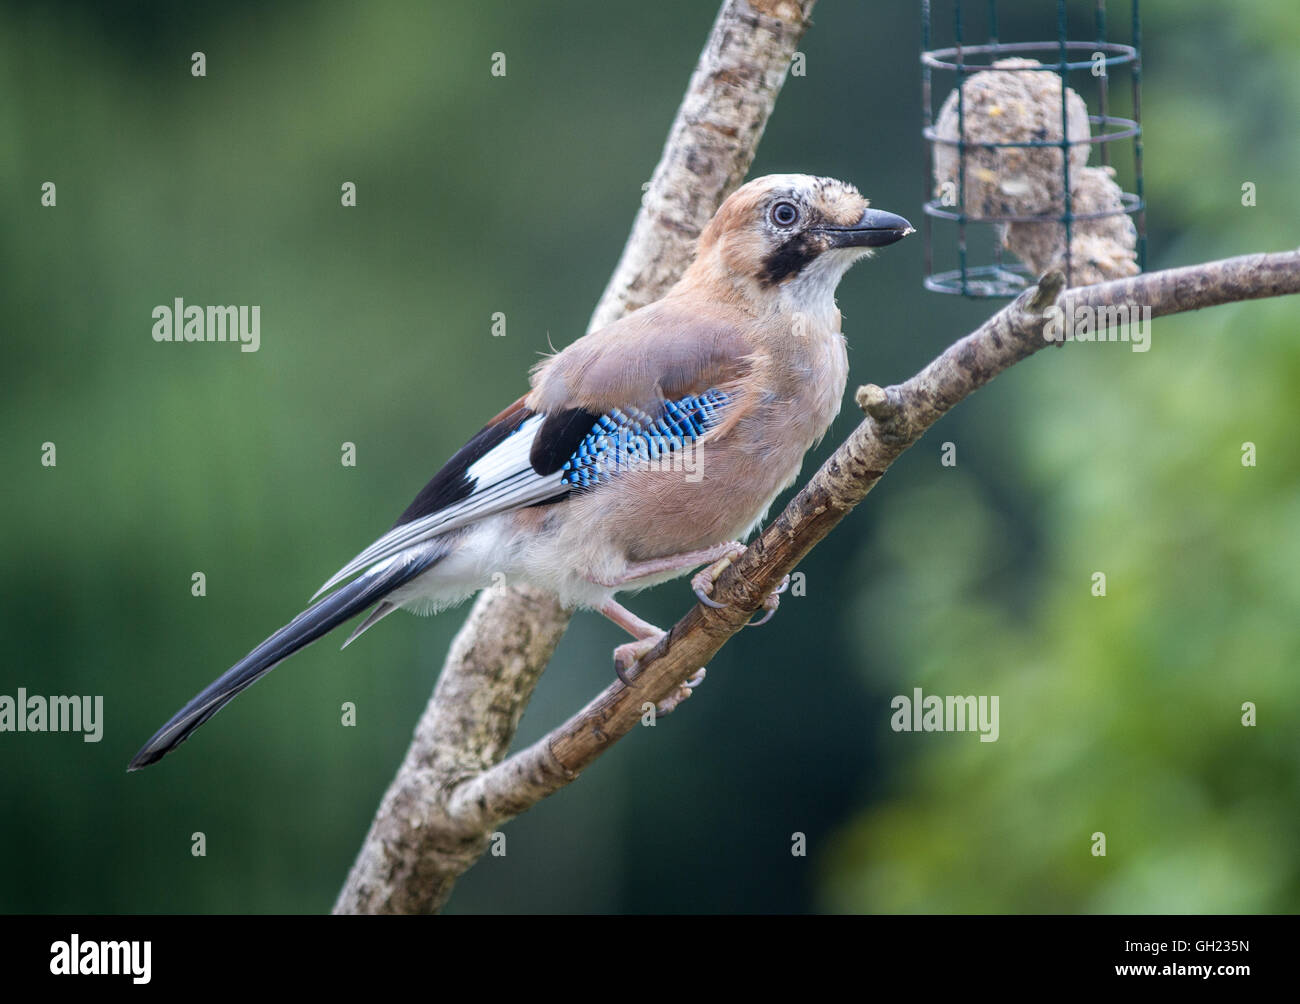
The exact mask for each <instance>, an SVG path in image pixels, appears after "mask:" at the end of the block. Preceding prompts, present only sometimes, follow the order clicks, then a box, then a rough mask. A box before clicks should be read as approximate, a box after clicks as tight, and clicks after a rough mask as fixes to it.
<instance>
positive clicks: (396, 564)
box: [132, 175, 912, 769]
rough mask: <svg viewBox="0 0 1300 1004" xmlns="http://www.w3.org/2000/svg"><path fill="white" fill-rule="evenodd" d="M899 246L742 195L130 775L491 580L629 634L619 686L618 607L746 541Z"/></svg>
mask: <svg viewBox="0 0 1300 1004" xmlns="http://www.w3.org/2000/svg"><path fill="white" fill-rule="evenodd" d="M911 232H912V228H911V226H910V225H909V224H908V223H907V221H906V220H904V219H902V218H900V217H897V216H894V215H892V214H890V213H883V212H879V211H876V210H872V209H870V208H869V207H868V204H867V200H866V199H864V198H863V197H862V196H861V195H859V194H858V192H857V190H856V189H855V188H853V187H852V186H851V185H847V184H844V183H843V182H839V181H835V180H833V179H829V178H814V177H810V176H807V175H769V176H767V177H763V178H758V179H756V180H754V181H751V182H749V183H748V184H747V185H744V186H743V187H741V188H740V189H738V190H737V191H736V192H734V193H733V194H732V195H731V196H730V197H729V198H728V199H727V200H726V201H725V202H724V203H723V204H722V206H721V208H719V210H718V212H717V213H716V214H715V216H714V218H713V220H712V221H710V223H709V224H708V226H707V227H705V229H704V232H703V233H702V234H701V235H700V239H699V243H698V249H697V253H696V257H695V260H694V261H693V262H692V264H691V266H690V267H689V268H688V269H687V270H686V272H685V274H684V275H683V276H682V278H681V281H680V282H678V283H677V285H676V286H674V287H673V288H672V289H671V290H670V291H669V292H668V294H667V295H666V296H664V298H663V299H661V300H659V301H658V302H656V303H652V304H650V305H649V306H646V307H643V308H642V309H640V310H638V311H636V312H634V313H632V314H629V315H628V316H627V317H625V318H623V319H622V320H620V321H617V322H615V323H614V324H611V325H609V326H608V327H606V328H603V329H601V330H599V331H595V332H593V333H591V334H589V335H586V336H584V337H582V338H579V339H578V340H577V341H575V342H574V343H573V344H571V345H569V346H568V347H567V348H565V349H564V350H562V351H560V352H558V353H556V354H555V355H553V356H550V357H549V358H547V359H544V360H543V361H542V362H541V363H540V364H538V366H536V367H535V368H534V371H533V375H532V388H531V390H530V391H529V392H528V393H527V394H525V395H524V396H523V397H521V398H520V399H519V400H518V401H516V402H515V403H514V404H512V405H510V406H509V407H508V408H506V409H505V410H503V411H502V412H501V413H499V414H498V415H497V416H496V417H495V418H493V419H492V421H491V422H489V423H488V424H487V425H486V426H485V427H484V428H483V429H482V430H480V431H479V433H478V434H477V435H475V436H474V437H473V438H472V439H471V440H470V441H469V442H468V443H467V444H466V445H465V447H464V448H462V449H461V450H460V451H459V452H458V453H457V454H456V456H455V457H453V458H452V459H451V460H450V461H449V462H448V463H447V464H446V465H445V466H444V467H443V469H442V470H440V471H439V472H438V473H437V474H436V475H435V476H434V478H433V480H432V481H430V482H429V484H428V485H426V486H425V488H424V489H423V490H422V491H421V492H420V494H419V495H418V496H417V497H416V499H415V501H414V502H413V503H412V504H411V505H410V506H409V507H408V508H407V510H406V511H405V512H404V513H403V514H402V516H401V518H399V520H398V522H397V524H396V525H395V526H394V527H393V528H392V529H391V530H389V531H388V533H386V534H384V535H383V536H382V537H380V538H379V539H378V540H377V541H375V543H374V544H372V545H371V546H370V547H368V548H366V549H365V550H364V551H362V552H361V553H360V554H359V555H358V556H357V557H356V558H354V559H353V560H352V561H351V562H350V563H349V564H348V565H346V566H345V567H344V568H343V569H341V570H340V571H339V572H338V573H337V574H336V575H335V576H334V577H332V578H331V579H330V580H329V581H328V582H327V583H326V584H325V586H324V587H322V589H321V591H320V592H322V593H323V592H328V591H329V590H331V589H333V590H334V591H333V592H329V595H327V596H325V597H324V598H322V599H319V600H317V601H316V602H315V603H314V604H313V605H312V606H311V607H309V608H308V609H307V610H306V611H304V612H303V613H302V614H300V615H299V616H298V617H297V618H295V619H294V621H292V622H291V623H290V624H288V625H287V626H286V627H284V628H282V629H281V630H280V631H278V632H276V633H275V634H273V635H272V636H271V637H270V638H268V639H267V640H266V641H265V642H263V643H262V645H260V646H258V647H257V648H256V649H254V650H253V651H252V652H250V653H249V654H248V655H247V656H245V658H244V659H242V660H241V661H240V662H238V663H237V664H236V665H235V666H233V667H232V668H231V669H230V670H228V671H227V672H226V673H225V674H224V675H223V676H221V677H220V678H219V679H218V680H216V681H215V682H214V683H213V684H211V685H210V686H209V687H208V688H206V689H205V690H204V691H203V692H201V693H200V694H199V695H198V696H196V697H195V698H194V699H193V700H192V701H190V703H189V704H187V705H186V706H185V707H184V708H182V709H181V711H179V712H178V713H177V714H176V715H175V716H173V718H172V719H171V721H169V722H168V723H167V724H166V725H165V726H163V728H162V729H160V730H159V731H158V733H157V734H156V735H155V736H154V737H153V739H151V740H150V741H149V742H148V743H147V744H146V745H145V747H144V748H143V749H141V751H140V752H139V753H138V754H137V755H136V757H135V759H134V760H133V761H132V768H133V769H134V768H137V767H141V766H145V765H147V764H150V763H153V762H155V761H157V760H158V759H160V758H161V757H162V756H163V755H165V754H166V753H167V752H168V751H170V750H171V749H173V748H175V746H177V745H178V744H179V743H180V742H182V741H183V740H184V739H185V738H186V737H188V736H189V735H190V733H191V732H193V731H194V729H195V728H197V727H198V726H199V725H201V724H202V723H203V722H204V721H206V720H207V719H208V718H209V717H211V715H212V714H214V713H215V712H216V711H218V710H220V708H221V707H223V706H224V705H225V704H226V703H227V702H228V701H229V700H230V699H231V698H232V697H233V696H234V695H235V694H237V693H238V692H239V691H240V690H242V689H243V688H244V687H247V686H248V685H249V684H251V683H252V682H254V681H255V680H256V679H258V678H259V677H260V676H262V675H263V674H264V673H266V672H268V671H269V670H270V669H271V668H272V667H273V666H275V665H276V664H277V663H278V662H279V661H281V660H282V659H284V658H286V657H287V656H288V655H290V654H292V653H293V652H294V651H296V650H297V649H299V648H301V647H303V646H304V645H306V644H309V643H310V642H311V641H314V640H315V639H316V638H318V637H320V636H321V635H323V634H324V633H326V632H327V631H329V630H332V629H333V628H334V627H336V626H338V625H339V624H341V623H343V622H344V621H345V620H348V619H350V618H351V617H354V616H356V615H357V614H359V613H361V612H363V611H365V610H367V609H369V610H370V614H369V616H367V617H366V618H365V619H364V620H363V621H362V623H361V625H360V626H359V627H358V628H357V629H356V630H355V631H354V632H353V634H352V635H351V637H349V639H348V641H349V642H350V641H351V640H352V639H354V638H356V637H357V636H358V635H359V634H361V633H362V632H364V631H365V630H367V629H368V628H369V627H371V626H373V625H374V624H375V623H377V622H378V621H379V620H381V619H382V618H383V617H384V616H386V615H387V614H389V613H391V612H392V611H394V610H396V609H398V608H407V609H411V610H414V611H416V612H425V613H427V612H431V611H434V610H438V609H441V608H443V607H446V606H448V605H451V604H453V603H456V602H459V601H460V600H462V599H464V598H465V597H466V596H468V595H470V594H472V593H474V592H476V591H477V590H479V589H482V588H484V587H486V586H488V585H491V584H493V583H494V582H497V581H500V580H501V579H504V581H506V582H511V581H523V582H528V583H530V584H532V585H535V586H539V587H541V588H543V589H547V590H550V591H551V592H553V593H554V594H555V595H556V596H558V597H559V599H560V600H561V601H562V602H563V603H565V604H567V605H572V606H583V607H589V608H591V609H595V610H599V611H600V612H601V613H603V614H605V615H606V616H607V617H609V618H610V619H611V620H612V621H614V622H615V623H616V624H618V625H620V626H621V627H623V628H625V629H626V630H628V631H629V632H630V633H632V634H633V635H634V636H635V637H636V639H637V640H636V641H634V642H631V643H629V644H627V645H623V646H620V647H619V648H618V649H617V650H616V652H615V664H616V667H618V668H619V671H620V674H621V673H622V671H623V670H625V669H626V668H627V666H628V665H630V664H631V663H633V662H634V661H635V660H636V659H637V658H639V657H640V655H641V654H643V653H644V652H645V651H647V650H648V648H649V647H651V646H652V645H654V644H655V643H656V642H657V641H658V640H659V638H660V637H662V634H663V632H661V631H660V630H659V629H658V628H656V627H655V626H654V625H652V624H648V623H647V622H645V621H643V620H641V619H640V618H638V617H636V615H635V614H633V613H631V612H630V611H629V610H627V609H626V608H624V607H623V606H621V605H620V604H619V603H618V602H617V601H616V600H615V598H614V597H615V595H616V594H617V593H619V592H621V591H627V590H635V589H641V588H644V587H645V586H648V585H653V584H655V583H658V582H662V581H665V580H667V579H671V578H675V577H677V576H680V575H683V574H685V573H687V572H689V571H691V570H692V569H695V568H698V567H699V566H701V565H704V564H707V563H709V562H712V561H715V560H716V559H723V560H724V561H725V560H726V559H727V558H728V557H729V556H732V555H734V554H735V553H736V552H737V549H740V548H741V547H742V545H740V544H739V543H738V541H739V540H741V539H743V538H745V537H746V536H748V534H749V533H750V532H752V530H753V529H754V527H755V526H756V525H757V524H758V522H759V521H760V520H761V519H762V518H763V516H764V514H765V513H766V512H767V509H768V507H769V506H770V505H771V504H772V502H773V501H774V499H775V498H776V496H777V495H778V494H780V492H781V491H782V490H783V489H785V488H787V487H789V485H790V484H792V483H793V481H794V479H795V478H796V476H797V475H798V473H799V468H800V465H801V463H802V460H803V456H804V454H805V453H806V452H807V451H808V449H809V448H810V447H811V446H812V445H813V444H814V443H815V442H816V441H817V440H818V439H820V438H821V436H822V435H823V434H824V433H825V432H826V430H827V428H828V427H829V426H830V423H831V420H832V419H833V418H834V417H835V415H836V413H837V412H838V411H839V407H840V401H841V399H842V398H843V395H844V389H845V382H846V380H847V376H848V358H847V355H846V353H845V343H844V337H843V335H842V334H841V333H840V314H839V311H838V310H837V309H836V307H835V289H836V286H837V285H838V284H839V281H840V279H841V278H842V277H843V275H844V273H845V272H847V271H848V269H849V268H850V267H851V266H852V265H853V263H854V262H856V261H857V260H859V259H860V258H862V257H864V256H865V255H868V254H870V249H871V248H872V247H879V246H884V245H887V244H892V243H893V242H894V241H896V240H899V239H900V238H902V237H904V236H906V235H907V234H909V233H911ZM715 574H716V567H715V569H714V570H713V571H709V572H702V573H700V575H697V576H696V578H695V580H694V585H695V589H696V593H697V595H699V596H700V599H701V601H702V602H705V603H710V604H713V603H714V601H712V600H711V599H710V598H709V596H708V592H709V589H710V584H711V581H712V578H713V577H714V575H715ZM348 580H351V581H348ZM336 586H337V587H338V588H335V587H336ZM318 595H320V594H319V593H318ZM714 605H716V604H714ZM770 609H775V599H773V600H772V602H771V604H770ZM346 644H347V643H346V642H345V645H346Z"/></svg>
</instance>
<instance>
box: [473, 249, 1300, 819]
mask: <svg viewBox="0 0 1300 1004" xmlns="http://www.w3.org/2000/svg"><path fill="white" fill-rule="evenodd" d="M1064 282H1065V280H1064V277H1063V276H1062V275H1061V273H1060V272H1052V273H1049V274H1048V275H1046V276H1044V277H1043V278H1042V279H1041V280H1040V283H1039V285H1038V286H1037V287H1034V288H1033V289H1030V290H1027V291H1026V292H1025V293H1023V294H1022V295H1021V296H1020V297H1019V298H1018V299H1017V300H1015V301H1014V302H1012V303H1011V304H1009V305H1008V306H1007V307H1005V308H1004V309H1002V310H1001V311H999V312H998V313H997V314H995V315H993V316H992V317H991V318H989V319H988V320H987V321H985V322H984V324H982V325H981V326H980V327H979V328H978V329H977V330H975V331H974V332H972V333H971V334H969V335H967V336H966V337H965V338H963V339H961V340H960V341H958V342H956V343H955V344H953V345H951V346H950V347H949V348H948V349H947V350H946V351H944V352H943V353H942V354H941V355H940V356H939V357H938V358H937V359H935V360H934V361H933V362H931V363H930V364H929V365H928V366H926V367H925V369H923V370H922V371H921V372H920V373H918V374H916V375H915V376H914V377H912V378H911V379H910V380H907V381H905V382H904V383H901V384H897V385H895V386H892V387H888V388H880V387H877V386H875V385H874V384H868V385H866V386H865V387H862V388H860V389H859V390H858V394H857V401H858V404H859V406H860V407H861V408H862V409H863V411H865V412H866V413H867V418H866V419H865V420H864V421H863V422H862V423H861V424H860V425H859V426H858V427H857V428H856V429H854V431H853V432H852V434H851V435H850V436H849V437H848V439H847V440H845V442H844V443H843V444H842V445H841V446H840V447H839V449H837V450H836V451H835V453H834V454H833V455H832V456H831V457H830V459H829V460H827V461H826V463H825V464H823V465H822V467H821V469H820V470H819V471H818V472H817V473H816V474H815V475H814V476H813V478H812V480H811V481H809V483H808V485H807V486H806V487H805V488H804V489H803V490H802V491H801V492H799V494H798V495H796V496H795V498H794V499H793V500H792V501H791V502H790V504H789V505H788V506H787V507H786V509H785V511H784V512H783V513H782V514H781V515H780V517H778V518H777V519H776V521H775V522H773V523H771V524H770V525H769V526H768V527H767V528H766V529H765V530H764V531H763V532H762V534H761V535H760V536H759V537H758V539H757V540H755V541H754V542H753V543H752V544H751V545H750V546H749V549H748V551H747V552H746V553H745V555H744V556H743V557H742V558H741V559H740V560H738V561H737V562H736V563H735V564H734V565H732V566H731V567H730V568H728V569H727V571H726V572H724V573H723V575H722V576H721V577H720V578H719V579H718V582H717V584H716V586H715V589H714V598H715V599H718V600H721V601H725V602H727V603H728V604H729V606H728V607H726V608H724V609H721V610H713V609H710V608H707V607H704V606H702V605H698V604H697V605H696V606H694V607H692V608H691V610H690V611H689V612H688V613H687V614H686V616H685V617H683V618H682V619H681V620H680V621H678V622H677V623H676V624H675V625H674V626H673V628H672V630H671V631H670V632H669V633H668V636H667V637H666V638H665V639H664V640H663V641H662V642H661V643H660V644H659V645H658V646H657V647H656V648H655V649H654V650H653V651H651V652H650V653H649V654H647V655H646V657H645V658H644V659H642V660H641V662H640V663H639V664H638V666H637V668H636V671H635V675H634V676H633V678H632V686H631V687H626V686H624V685H623V684H622V683H621V682H617V681H616V682H614V683H612V684H611V685H610V686H609V687H607V688H606V689H605V690H604V691H603V692H602V693H600V694H599V695H597V696H596V698H595V699H594V700H592V701H591V702H590V703H589V704H588V705H587V706H586V707H585V708H583V709H582V710H581V711H579V712H578V713H577V714H576V715H574V716H573V717H572V718H570V719H569V720H568V721H567V722H565V723H564V724H563V725H561V726H560V727H559V728H557V729H555V730H554V731H552V732H551V733H550V734H549V735H547V736H545V737H544V738H542V739H541V740H539V741H538V742H536V743H534V744H533V745H532V746H530V747H528V748H527V749H525V750H522V751H520V752H519V753H516V754H515V755H514V756H512V757H510V758H509V759H508V760H506V761H505V762H504V763H501V764H498V765H497V766H495V767H493V768H492V769H490V770H488V771H485V772H484V773H482V774H478V775H476V776H474V777H472V778H469V779H468V780H467V781H466V782H465V784H463V785H462V786H460V787H459V788H458V789H457V790H456V791H455V792H454V793H453V796H452V799H451V802H450V811H451V814H452V815H453V816H454V817H455V818H458V819H460V820H462V821H464V823H465V825H468V826H470V827H472V828H478V829H483V830H490V829H492V828H493V827H495V826H497V825H499V824H500V823H502V822H504V821H505V820H507V819H509V818H510V817H512V816H515V815H518V814H519V813H520V812H522V811H524V810H525V809H527V808H529V807H530V806H532V805H534V804H536V803H537V802H538V801H540V800H541V799H543V798H545V797H546V796H547V795H550V794H552V793H553V792H555V791H557V790H558V789H560V788H562V787H563V786H564V785H566V784H568V783H569V782H571V781H572V780H573V779H574V778H576V777H577V776H578V774H579V772H581V771H582V770H583V769H584V768H586V767H587V766H588V765H589V764H591V762H592V761H593V760H595V759H596V757H598V756H600V754H602V753H604V752H605V751H606V750H607V749H609V748H610V746H612V745H613V744H614V743H615V742H616V741H617V740H618V739H620V738H621V737H622V736H624V735H626V734H627V733H628V732H629V731H631V729H632V728H633V727H634V726H635V725H636V724H637V723H638V722H639V721H640V720H641V718H642V716H643V715H644V714H646V713H647V710H648V708H649V707H650V706H652V705H653V704H654V703H656V702H658V701H660V700H662V699H664V698H665V697H667V696H668V695H669V694H671V693H672V692H673V691H675V690H676V689H677V687H679V686H680V685H681V684H682V683H683V682H684V681H685V680H686V679H687V678H689V677H690V676H691V675H692V674H693V673H694V672H695V670H696V669H697V668H699V667H700V666H703V665H705V664H706V663H707V662H708V661H709V660H710V659H711V658H712V657H713V655H714V654H715V653H716V652H717V651H718V649H720V648H721V647H722V646H723V644H725V643H726V641H727V640H728V639H729V638H730V637H731V636H732V635H734V634H735V633H736V632H737V631H739V630H740V629H741V628H742V627H743V626H744V625H745V623H746V622H747V621H748V620H749V619H750V617H751V616H752V615H753V614H754V613H755V612H756V611H757V610H758V608H759V607H760V606H761V605H762V602H763V600H764V598H765V597H766V596H767V595H768V593H770V592H771V591H772V589H774V588H775V587H776V586H777V584H778V583H780V581H781V579H782V578H783V577H784V576H786V575H787V574H789V573H790V572H791V571H793V570H794V568H795V566H796V565H797V564H798V563H799V561H800V560H801V559H802V558H803V557H804V555H806V554H807V553H808V552H809V551H810V550H812V548H813V546H814V545H815V544H817V542H818V541H820V540H821V539H822V538H823V537H825V536H826V535H827V534H828V533H829V532H830V531H831V530H832V529H833V528H834V527H835V526H836V524H838V523H839V521H840V520H841V519H843V518H844V516H845V515H847V514H848V513H849V512H850V511H851V510H852V509H853V508H854V507H855V506H856V505H857V504H858V503H859V502H861V501H862V499H863V498H865V497H866V495H867V493H868V492H869V491H871V489H872V488H873V487H874V486H875V484H876V482H877V481H879V480H880V478H881V477H883V476H884V473H885V471H886V470H888V469H889V466H890V465H891V464H892V463H893V462H894V461H895V460H896V459H897V458H898V457H899V456H900V455H901V454H902V453H903V452H904V451H905V450H906V449H907V448H908V447H909V446H911V445H912V444H913V443H915V442H916V441H917V440H918V439H919V438H920V437H921V435H922V434H923V433H925V431H926V430H927V429H929V428H930V426H932V425H933V424H934V423H935V422H937V421H938V420H939V419H940V418H941V417H942V416H943V415H944V414H945V413H946V412H947V411H948V410H949V409H950V408H952V407H953V405H955V404H957V403H958V402H959V401H961V400H963V399H964V398H966V397H968V396H969V395H970V394H972V393H974V392H975V391H976V390H978V389H979V388H980V387H983V386H984V385H985V384H986V383H988V382H989V381H990V380H992V379H993V378H994V377H995V376H997V375H998V374H999V373H1001V372H1002V371H1003V370H1005V369H1007V368H1008V367H1010V366H1013V365H1014V364H1015V363H1017V362H1019V361H1021V360H1022V359H1026V358H1028V357H1029V356H1031V355H1033V354H1034V353H1035V352H1037V351H1038V350H1039V349H1041V348H1043V347H1044V346H1046V345H1050V344H1053V342H1052V341H1049V340H1048V339H1047V338H1045V326H1046V320H1047V316H1055V315H1054V314H1053V310H1054V308H1055V309H1056V310H1059V311H1060V316H1061V317H1062V318H1064V319H1066V321H1065V324H1066V326H1065V330H1066V331H1068V332H1069V333H1070V334H1071V335H1073V334H1074V333H1075V332H1076V331H1080V330H1081V329H1080V327H1079V324H1080V323H1082V322H1081V308H1098V307H1113V306H1120V305H1127V306H1130V307H1137V308H1142V307H1149V308H1150V311H1151V313H1150V316H1151V317H1160V316H1164V315H1167V314H1176V313H1181V312H1184V311H1189V310H1199V309H1201V308H1203V307H1210V306H1215V305H1218V304H1223V303H1232V302H1235V301H1239V300H1251V299H1259V298H1262V297H1270V296H1284V295H1289V294H1295V293H1300V251H1287V252H1281V253H1277V254H1256V255H1246V256H1243V257H1240V258H1229V259H1226V260H1223V261H1215V262H1207V263H1205V264H1202V265H1192V266H1188V267H1186V268H1176V269H1169V270H1167V271H1163V272H1152V273H1148V274H1146V275H1139V276H1136V277H1133V278H1129V279H1121V280H1116V281H1113V282H1106V283H1100V284H1098V285H1094V286H1086V287H1079V288H1075V289H1071V290H1069V291H1067V292H1065V293H1064V294H1062V292H1061V290H1062V286H1063V285H1064ZM1103 316H1104V315H1103ZM1072 318H1073V319H1074V320H1069V319H1072ZM1092 319H1093V318H1091V317H1090V318H1089V321H1090V322H1091V321H1092ZM1094 330H1096V329H1095V327H1094Z"/></svg>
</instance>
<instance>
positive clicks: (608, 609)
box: [600, 600, 663, 640]
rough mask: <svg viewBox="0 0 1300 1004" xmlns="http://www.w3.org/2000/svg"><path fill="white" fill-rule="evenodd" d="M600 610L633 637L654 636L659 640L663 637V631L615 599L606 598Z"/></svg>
mask: <svg viewBox="0 0 1300 1004" xmlns="http://www.w3.org/2000/svg"><path fill="white" fill-rule="evenodd" d="M600 612H601V613H602V614H604V615H605V616H606V617H608V618H609V619H610V620H612V621H613V622H614V623H615V624H617V625H618V626H619V627H621V628H622V629H623V630H624V631H626V632H627V633H628V634H630V635H631V636H632V637H633V638H638V639H639V638H654V639H655V640H658V639H659V638H662V637H663V631H661V630H660V629H659V628H657V627H655V626H654V625H653V624H651V623H650V622H649V621H643V620H642V619H641V618H640V617H638V616H637V615H636V614H634V613H632V611H631V610H629V609H628V608H627V607H625V606H623V605H622V604H621V603H617V602H615V601H614V600H606V601H605V603H604V604H603V605H602V606H601V608H600Z"/></svg>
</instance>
